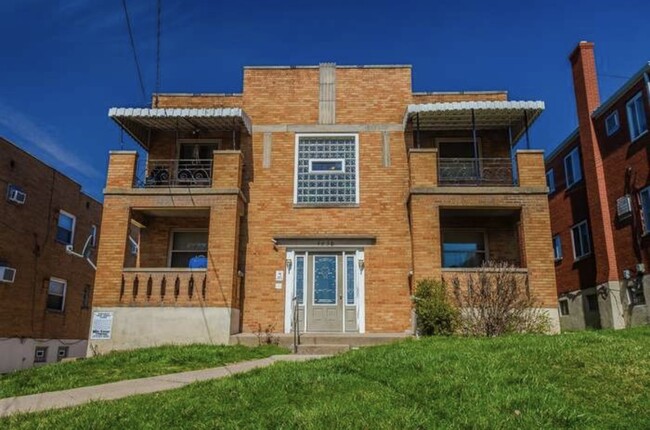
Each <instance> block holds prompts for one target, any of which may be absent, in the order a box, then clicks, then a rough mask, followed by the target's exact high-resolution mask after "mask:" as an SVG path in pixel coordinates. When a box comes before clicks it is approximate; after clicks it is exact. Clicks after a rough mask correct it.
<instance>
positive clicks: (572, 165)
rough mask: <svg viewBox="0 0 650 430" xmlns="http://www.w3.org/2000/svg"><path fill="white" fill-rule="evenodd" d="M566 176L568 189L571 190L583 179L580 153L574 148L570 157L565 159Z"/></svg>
mask: <svg viewBox="0 0 650 430" xmlns="http://www.w3.org/2000/svg"><path fill="white" fill-rule="evenodd" d="M564 176H565V177H566V187H567V188H569V187H571V186H572V185H573V184H575V183H576V182H579V181H580V180H581V179H582V167H581V165H580V152H578V148H574V149H573V150H572V151H571V152H569V155H567V156H566V157H564Z"/></svg>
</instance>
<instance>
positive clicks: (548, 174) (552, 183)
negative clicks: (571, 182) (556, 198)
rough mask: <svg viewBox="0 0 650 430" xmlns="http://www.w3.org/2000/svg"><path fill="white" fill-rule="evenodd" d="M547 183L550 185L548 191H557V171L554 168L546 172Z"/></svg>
mask: <svg viewBox="0 0 650 430" xmlns="http://www.w3.org/2000/svg"><path fill="white" fill-rule="evenodd" d="M546 185H547V186H548V193H549V194H553V193H554V192H555V172H554V171H553V169H549V170H548V172H546Z"/></svg>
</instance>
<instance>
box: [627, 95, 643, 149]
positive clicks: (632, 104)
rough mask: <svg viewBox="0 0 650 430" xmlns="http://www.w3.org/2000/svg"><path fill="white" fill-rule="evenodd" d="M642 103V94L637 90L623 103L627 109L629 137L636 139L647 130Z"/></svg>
mask: <svg viewBox="0 0 650 430" xmlns="http://www.w3.org/2000/svg"><path fill="white" fill-rule="evenodd" d="M643 103H644V101H643V95H642V93H641V92H639V93H637V94H636V95H635V96H634V97H632V99H630V101H629V102H627V104H626V105H625V106H626V109H627V124H628V126H629V127H630V138H631V139H632V140H636V139H638V138H639V137H640V136H641V135H643V134H645V133H646V132H647V131H648V123H647V121H646V117H645V109H644V107H643Z"/></svg>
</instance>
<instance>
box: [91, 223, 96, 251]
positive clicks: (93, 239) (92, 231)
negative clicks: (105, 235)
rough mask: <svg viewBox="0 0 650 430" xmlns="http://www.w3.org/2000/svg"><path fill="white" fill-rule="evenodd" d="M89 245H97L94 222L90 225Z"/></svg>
mask: <svg viewBox="0 0 650 430" xmlns="http://www.w3.org/2000/svg"><path fill="white" fill-rule="evenodd" d="M90 246H92V247H93V248H94V247H96V246H97V226H96V225H94V224H93V225H92V226H90Z"/></svg>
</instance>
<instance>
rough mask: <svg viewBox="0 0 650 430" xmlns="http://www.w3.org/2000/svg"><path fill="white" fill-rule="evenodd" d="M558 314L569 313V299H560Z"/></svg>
mask: <svg viewBox="0 0 650 430" xmlns="http://www.w3.org/2000/svg"><path fill="white" fill-rule="evenodd" d="M559 304H560V315H569V301H568V300H567V299H560V301H559Z"/></svg>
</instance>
